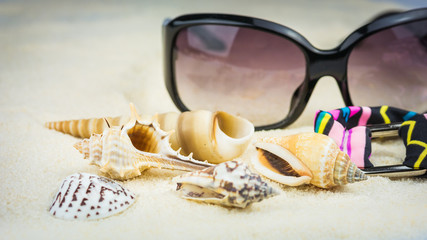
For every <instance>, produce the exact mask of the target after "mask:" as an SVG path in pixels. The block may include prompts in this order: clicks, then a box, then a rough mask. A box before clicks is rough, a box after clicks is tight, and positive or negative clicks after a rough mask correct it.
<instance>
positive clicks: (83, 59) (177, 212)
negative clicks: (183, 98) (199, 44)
mask: <svg viewBox="0 0 427 240" xmlns="http://www.w3.org/2000/svg"><path fill="white" fill-rule="evenodd" d="M423 4H424V6H427V4H426V3H423V2H421V1H418V2H417V1H408V3H403V1H402V3H399V2H392V1H367V0H360V1H338V0H326V1H308V0H302V1H279V0H277V1H253V0H249V1H242V0H238V1H223V0H221V1H191V0H185V1H162V0H160V1H144V0H143V1H123V2H121V1H48V0H46V1H19V0H18V1H7V0H6V1H4V0H3V1H2V0H0V176H1V180H0V238H1V239H425V238H426V236H427V227H426V224H425V219H426V216H427V203H426V199H427V191H426V187H427V181H426V179H407V178H403V179H388V178H382V177H373V178H369V179H368V180H367V181H364V182H360V183H355V184H349V185H346V186H342V187H338V188H334V189H331V190H323V189H319V188H316V187H313V186H302V187H296V188H292V187H284V186H280V185H279V184H276V183H274V182H270V181H269V183H270V184H271V185H272V186H274V187H276V188H277V189H279V190H280V192H281V194H280V195H279V196H276V197H274V198H270V199H267V200H264V201H262V202H260V203H255V204H253V205H252V206H251V207H249V208H246V209H229V208H224V207H221V206H216V205H209V204H199V203H195V202H191V201H187V200H184V199H182V198H180V197H179V196H178V195H177V193H176V192H175V187H176V186H175V185H174V183H173V182H172V180H171V179H172V178H173V177H175V176H178V175H180V174H181V173H182V172H177V171H168V170H158V169H151V170H148V171H145V172H144V173H143V174H142V175H141V176H140V177H137V178H135V179H131V180H128V181H124V182H121V183H122V184H123V185H124V186H125V187H126V188H128V189H129V190H131V191H132V192H134V193H135V194H136V195H137V200H136V202H135V203H134V204H133V205H132V206H131V207H130V208H129V209H128V210H126V211H124V212H122V213H121V214H119V215H115V216H112V217H109V218H106V219H101V220H96V221H65V220H61V219H57V218H55V217H53V216H51V215H50V214H49V211H48V209H49V207H50V204H51V203H52V201H53V197H54V195H55V193H56V192H57V190H58V188H59V186H60V184H61V182H62V180H63V179H64V178H65V177H66V176H68V175H71V174H74V173H77V172H88V173H92V174H99V175H102V173H101V172H100V171H99V169H98V168H97V167H96V166H92V165H89V162H88V161H87V160H85V159H83V158H82V156H81V154H80V153H79V152H78V151H77V150H76V149H74V148H73V144H74V143H76V142H77V141H78V139H77V138H74V137H72V136H69V135H65V134H62V133H59V132H56V131H53V130H49V129H47V128H45V127H44V123H45V122H47V121H56V120H67V119H80V118H88V117H104V116H119V115H125V114H129V107H128V106H129V102H133V103H134V104H135V105H136V107H137V109H138V111H139V112H140V113H142V114H154V113H157V112H158V113H161V112H167V111H177V109H176V108H175V106H174V105H173V103H172V101H171V100H170V97H169V95H168V94H167V91H166V88H165V85H164V80H163V72H162V71H163V65H162V64H163V62H162V42H161V24H162V22H163V20H164V19H165V18H166V17H176V16H178V15H182V14H185V13H195V12H220V13H234V14H240V15H248V16H256V17H258V18H263V19H267V20H271V21H275V22H278V23H281V24H283V25H286V26H288V27H291V28H293V29H295V30H297V31H298V32H300V33H301V34H303V35H304V36H305V37H306V38H307V39H308V40H309V41H310V42H311V43H312V44H313V45H315V46H316V47H319V48H322V49H327V48H333V47H334V46H337V45H338V44H339V43H340V42H341V41H342V40H343V39H344V38H345V37H346V36H347V35H348V34H350V33H351V32H352V31H354V30H355V29H356V28H357V27H359V26H361V25H362V24H364V23H366V22H367V21H368V20H369V19H371V18H372V17H374V16H375V15H376V14H377V13H380V12H382V11H384V10H389V9H410V8H414V7H418V6H422V5H423ZM343 106H344V103H343V101H342V100H341V96H340V93H339V90H338V87H337V86H336V84H335V81H334V80H333V79H332V78H330V77H325V78H323V79H321V81H320V82H319V84H318V86H317V87H316V89H315V90H314V95H313V96H312V98H311V100H310V102H309V103H308V106H307V108H306V109H305V111H304V113H303V115H302V116H301V117H300V119H299V120H298V121H297V122H296V123H294V124H293V125H291V126H290V127H288V128H287V129H284V130H274V131H264V132H257V133H256V134H255V137H261V136H278V135H287V134H292V133H297V132H305V131H312V124H313V117H314V112H315V111H316V110H318V109H323V110H329V109H334V108H339V107H343ZM373 149H374V150H373V155H372V159H374V160H373V161H374V162H376V163H380V164H382V163H395V162H399V161H400V162H401V161H402V159H403V157H404V154H405V153H404V147H403V145H402V144H401V143H399V142H395V141H383V142H380V143H375V144H374V145H373ZM251 151H253V149H248V151H247V152H246V153H245V154H244V155H243V156H242V157H241V158H240V160H242V161H247V157H248V156H249V155H250V154H251V153H253V152H251Z"/></svg>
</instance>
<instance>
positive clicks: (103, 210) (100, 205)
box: [49, 173, 135, 220]
mask: <svg viewBox="0 0 427 240" xmlns="http://www.w3.org/2000/svg"><path fill="white" fill-rule="evenodd" d="M134 202H135V195H134V194H133V193H132V192H130V191H129V190H128V189H126V188H124V187H123V186H122V185H120V184H118V183H116V182H114V181H112V180H110V179H108V178H105V177H99V176H97V175H93V174H89V173H76V174H73V175H70V176H68V177H66V178H65V179H64V181H63V182H62V184H61V187H60V188H59V190H58V193H57V194H56V195H55V197H54V199H53V203H52V206H51V207H50V209H49V212H50V213H51V214H52V215H53V216H55V217H57V218H62V219H68V220H71V219H76V220H91V219H99V218H105V217H109V216H112V215H115V214H117V213H120V212H122V211H124V210H126V209H127V208H128V207H129V206H131V205H132V204H133V203H134Z"/></svg>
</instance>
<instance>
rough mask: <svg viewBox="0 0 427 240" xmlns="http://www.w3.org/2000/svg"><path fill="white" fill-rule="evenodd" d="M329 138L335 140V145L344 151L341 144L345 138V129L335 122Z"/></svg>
mask: <svg viewBox="0 0 427 240" xmlns="http://www.w3.org/2000/svg"><path fill="white" fill-rule="evenodd" d="M328 136H329V137H330V138H332V139H334V141H335V143H336V144H337V145H338V146H340V149H341V151H342V146H341V144H342V140H343V137H344V127H343V126H342V125H341V124H340V123H337V122H335V121H334V124H332V128H331V131H330V132H329V134H328Z"/></svg>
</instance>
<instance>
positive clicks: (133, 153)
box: [74, 105, 212, 179]
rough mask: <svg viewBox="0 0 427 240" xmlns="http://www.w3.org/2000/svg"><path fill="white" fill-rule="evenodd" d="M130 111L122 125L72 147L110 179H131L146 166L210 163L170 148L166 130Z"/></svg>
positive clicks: (203, 165)
mask: <svg viewBox="0 0 427 240" xmlns="http://www.w3.org/2000/svg"><path fill="white" fill-rule="evenodd" d="M131 111H132V114H133V117H132V118H131V120H130V121H129V122H128V123H127V124H126V125H124V126H122V127H119V126H112V127H110V128H107V129H105V130H104V132H103V133H102V134H93V135H92V136H91V137H90V138H89V139H83V140H81V141H80V142H78V143H76V144H75V145H74V147H75V148H76V149H77V150H79V151H80V153H82V154H83V155H84V158H85V159H89V160H90V161H91V162H90V163H91V164H93V165H96V166H98V167H100V170H101V171H102V172H104V173H106V174H108V175H109V176H110V177H111V178H113V179H129V178H133V177H136V176H139V175H141V172H142V171H144V170H146V169H148V168H150V167H157V168H166V169H173V170H175V169H176V170H183V171H195V170H201V169H204V168H207V167H210V166H212V164H209V163H206V162H201V161H197V160H194V159H193V158H192V156H191V155H189V156H184V155H181V154H180V153H179V152H178V151H175V150H173V149H172V148H171V147H170V143H169V134H168V133H166V132H165V131H163V130H161V129H160V128H159V127H158V124H157V123H156V122H148V121H143V120H140V118H139V116H138V115H137V113H136V111H135V109H134V108H133V105H131Z"/></svg>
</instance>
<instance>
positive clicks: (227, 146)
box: [45, 105, 254, 163]
mask: <svg viewBox="0 0 427 240" xmlns="http://www.w3.org/2000/svg"><path fill="white" fill-rule="evenodd" d="M132 108H134V107H133V105H132ZM105 120H106V121H105ZM105 120H104V119H103V118H93V119H81V120H70V121H58V122H48V123H46V124H45V126H46V127H48V128H50V129H55V130H57V131H60V132H63V133H67V134H71V135H73V136H75V137H81V138H89V137H90V136H91V135H92V134H93V133H95V134H101V133H102V132H103V131H104V130H105V129H107V128H108V126H107V124H106V122H108V123H109V124H110V125H111V126H122V125H124V124H126V123H127V122H129V118H128V117H114V118H106V119H105ZM139 120H140V121H143V120H146V121H156V122H158V123H159V125H160V128H161V129H162V130H164V131H166V132H173V134H172V135H171V137H170V138H169V142H170V143H171V147H172V149H174V150H176V151H177V150H178V149H180V152H181V153H182V154H184V155H188V154H190V153H193V154H194V158H196V159H200V160H207V161H208V162H210V163H221V162H225V161H230V160H233V159H234V158H236V157H239V156H240V155H241V154H242V153H243V152H245V150H246V149H247V147H248V145H249V143H250V141H251V140H252V136H253V133H254V126H253V124H252V123H251V122H249V121H248V120H246V119H244V118H241V117H237V116H234V115H231V114H228V113H226V112H221V111H218V112H214V113H212V112H209V111H205V110H198V111H191V112H184V113H180V114H179V113H164V114H158V115H156V116H154V117H148V116H145V117H140V118H139Z"/></svg>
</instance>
